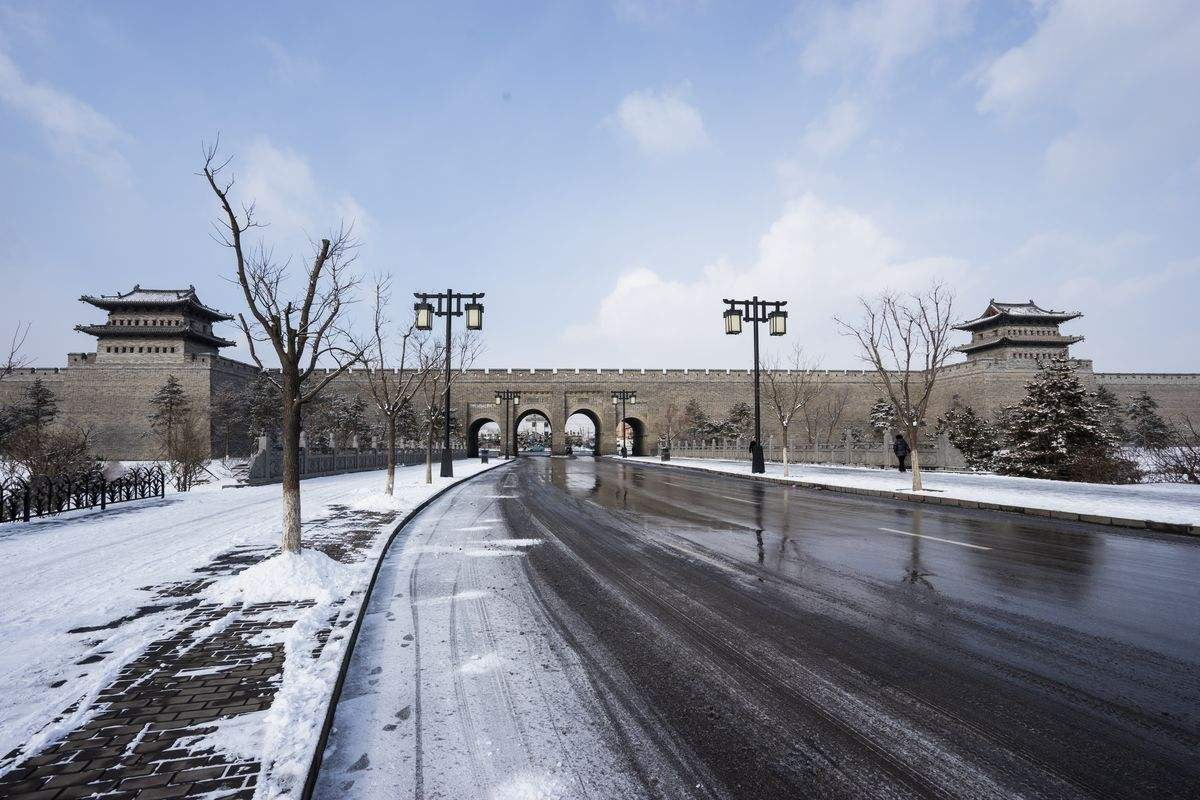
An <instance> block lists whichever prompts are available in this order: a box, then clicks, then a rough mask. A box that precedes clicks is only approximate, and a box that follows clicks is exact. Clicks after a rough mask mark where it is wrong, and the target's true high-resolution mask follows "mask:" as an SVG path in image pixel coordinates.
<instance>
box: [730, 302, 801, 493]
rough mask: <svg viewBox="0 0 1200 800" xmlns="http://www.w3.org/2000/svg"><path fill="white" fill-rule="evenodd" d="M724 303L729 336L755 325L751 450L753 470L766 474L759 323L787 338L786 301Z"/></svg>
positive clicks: (771, 331)
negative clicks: (760, 381) (761, 400)
mask: <svg viewBox="0 0 1200 800" xmlns="http://www.w3.org/2000/svg"><path fill="white" fill-rule="evenodd" d="M721 302H723V303H725V304H726V306H728V307H727V308H726V309H725V314H724V317H725V333H727V334H730V335H737V334H739V333H741V332H742V322H743V321H745V322H752V323H753V324H754V444H753V445H752V446H751V451H750V471H751V472H758V473H762V472H766V471H767V464H766V460H765V459H764V458H763V449H762V406H761V402H760V400H759V394H760V393H759V384H758V323H760V322H766V323H768V325H769V332H770V334H771V335H772V336H783V335H784V334H786V333H787V312H786V311H784V310H783V307H784V306H786V305H787V301H786V300H759V299H758V296H757V295H756V296H754V297H752V298H750V299H749V300H729V299H725V300H722V301H721Z"/></svg>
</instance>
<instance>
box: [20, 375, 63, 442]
mask: <svg viewBox="0 0 1200 800" xmlns="http://www.w3.org/2000/svg"><path fill="white" fill-rule="evenodd" d="M14 416H15V420H14V422H15V424H16V426H17V427H25V426H29V427H31V428H33V430H34V432H35V433H36V434H37V435H39V436H40V435H41V434H43V433H45V431H46V428H48V427H49V426H50V423H52V422H53V421H54V420H55V418H57V417H58V400H56V399H55V397H54V392H53V391H52V390H51V389H50V387H48V386H46V384H44V383H42V379H41V378H38V379H37V380H35V381H34V382H33V383H31V384H30V385H29V386H28V387H26V388H25V402H24V403H23V404H22V405H19V406H17V407H16V409H15V414H14Z"/></svg>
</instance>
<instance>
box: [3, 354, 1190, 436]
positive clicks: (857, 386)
mask: <svg viewBox="0 0 1200 800" xmlns="http://www.w3.org/2000/svg"><path fill="white" fill-rule="evenodd" d="M1075 364H1076V368H1077V370H1078V372H1079V374H1080V376H1081V377H1082V378H1083V379H1084V381H1085V383H1086V384H1087V385H1088V386H1089V388H1092V389H1094V388H1096V387H1098V386H1105V387H1107V388H1109V389H1110V390H1112V391H1113V392H1114V393H1115V394H1116V395H1117V396H1118V397H1120V398H1122V399H1126V398H1128V397H1132V396H1133V395H1136V394H1139V393H1141V392H1143V391H1145V392H1147V393H1149V394H1150V396H1152V397H1154V398H1155V399H1156V400H1157V401H1158V402H1159V404H1160V406H1161V409H1162V412H1163V414H1164V415H1165V416H1170V417H1179V416H1183V415H1190V416H1191V418H1192V419H1193V420H1200V374H1177V373H1176V374H1157V373H1095V372H1093V371H1092V363H1091V362H1090V361H1087V360H1077V361H1076V362H1075ZM1035 373H1036V370H1035V369H1034V368H1032V367H1031V366H1026V365H1025V364H1020V365H1019V366H1018V365H1015V364H1013V363H1012V362H1005V361H998V360H996V361H993V360H989V359H974V360H971V361H967V362H964V363H959V364H954V365H950V366H948V367H946V368H944V371H943V374H942V375H941V377H940V379H939V381H938V385H937V388H936V391H935V393H934V396H933V399H932V401H931V407H930V414H929V418H930V420H931V421H932V420H936V419H937V417H938V416H940V415H941V414H942V413H944V412H945V411H946V409H948V408H949V407H951V406H952V405H953V404H954V403H956V402H958V403H962V404H965V405H969V406H972V407H973V408H975V409H976V410H979V411H981V412H983V413H987V414H990V413H991V412H993V411H995V410H996V409H997V408H1000V407H1002V406H1005V405H1012V404H1014V403H1016V402H1018V401H1019V400H1020V399H1021V398H1022V397H1023V396H1024V394H1025V384H1026V383H1028V381H1029V380H1030V379H1032V377H1033V376H1034V374H1035ZM256 374H257V369H256V368H255V367H253V366H251V365H248V364H243V363H241V362H238V361H233V360H231V359H228V358H224V357H222V356H216V355H203V354H201V355H195V354H186V355H184V356H183V357H182V358H181V359H180V360H177V361H175V362H168V361H164V360H161V359H160V360H155V361H151V360H146V361H142V362H138V361H128V362H123V363H114V362H111V361H109V362H108V363H96V360H95V356H94V354H87V353H75V354H71V355H70V356H69V357H68V365H67V366H66V367H58V368H35V369H25V370H21V371H20V372H19V373H17V374H15V375H11V376H9V377H8V378H6V379H5V380H4V381H2V382H0V403H3V404H7V403H11V402H14V401H16V400H17V399H18V398H19V397H20V395H21V393H22V392H23V391H24V388H25V387H26V386H27V385H28V384H29V383H30V382H31V381H33V380H36V379H38V378H40V379H41V380H42V381H43V382H44V383H45V384H46V385H47V386H49V387H50V388H51V389H52V390H53V391H54V393H55V394H56V396H57V397H58V401H59V406H60V411H61V415H62V416H61V420H62V421H64V422H68V423H77V424H80V425H83V426H85V427H87V428H88V429H89V430H90V431H91V432H92V440H93V446H94V448H95V451H96V452H97V454H99V455H101V456H103V457H105V458H113V459H150V458H155V457H157V456H158V455H159V453H158V447H157V445H156V443H155V440H154V437H153V436H152V435H151V432H150V424H149V418H150V414H151V406H150V398H151V397H152V396H153V395H154V393H155V392H156V391H157V390H158V389H159V388H160V387H161V386H162V385H163V384H164V383H165V382H166V380H167V378H168V377H169V376H170V375H174V376H175V377H176V378H177V379H178V380H179V381H180V382H181V383H182V385H183V387H184V390H185V392H186V393H187V395H188V397H189V398H190V399H191V400H192V407H193V409H194V411H195V412H196V414H197V419H198V423H199V424H201V425H202V426H205V427H207V428H208V429H209V430H210V432H211V435H212V442H213V451H214V455H223V454H224V449H225V448H224V441H223V437H222V436H221V435H220V434H221V433H222V432H223V431H224V430H225V428H227V427H228V426H223V425H222V424H221V421H220V420H217V419H214V417H213V413H212V399H213V397H214V396H215V395H216V393H217V392H219V391H220V390H221V389H222V388H223V387H230V388H233V389H235V390H236V389H240V388H243V387H245V386H246V385H248V384H249V383H250V382H251V381H252V380H253V379H254V376H255V375H256ZM821 377H822V378H823V379H824V380H825V382H826V383H827V384H828V386H829V389H828V390H827V391H826V393H825V394H824V396H823V397H822V398H821V399H820V400H819V401H818V406H819V407H820V406H822V405H825V404H831V403H832V405H834V406H837V405H841V406H842V408H841V410H840V415H838V418H837V419H836V420H835V419H833V418H832V416H831V415H830V414H829V413H828V411H829V409H828V407H827V408H826V409H825V410H826V413H825V414H824V415H822V418H820V419H818V420H816V424H815V425H814V426H812V427H813V428H814V432H815V435H816V438H817V440H818V442H820V443H828V442H829V441H830V440H831V439H839V438H840V436H841V430H842V429H844V428H846V427H861V426H863V425H864V424H865V422H866V420H867V418H868V416H869V411H870V408H871V405H872V404H873V403H874V402H875V400H876V399H877V398H879V397H881V396H882V392H881V391H880V390H879V389H878V388H876V385H875V376H874V374H873V373H872V372H870V371H866V370H824V371H822V373H821ZM763 383H764V389H763V391H764V396H763V427H764V438H765V439H767V440H772V439H773V440H775V441H776V442H778V441H780V440H781V439H782V431H781V429H780V427H779V423H778V420H777V418H776V416H775V414H774V413H773V411H772V409H771V407H770V403H769V401H768V399H767V397H766V394H765V392H766V388H765V383H766V382H765V379H764V381H763ZM331 387H332V389H333V390H334V391H337V392H342V393H363V392H364V391H365V390H364V388H363V383H362V380H361V379H359V378H357V377H356V376H354V375H352V374H348V375H345V376H343V377H341V378H339V379H338V380H336V381H334V383H333V384H331ZM500 389H515V390H517V391H519V392H520V393H521V402H520V404H519V405H518V406H516V408H515V414H514V415H513V417H512V418H511V419H510V428H511V429H515V428H516V425H517V423H518V422H519V421H520V420H521V419H522V418H524V417H525V416H528V415H530V414H534V413H539V414H541V415H543V416H545V417H546V418H547V419H548V420H549V422H550V426H551V436H552V447H553V450H554V452H564V451H565V449H566V441H565V437H564V432H565V428H566V421H567V419H568V418H569V417H570V416H572V415H573V414H576V413H582V414H584V415H585V416H587V417H589V418H590V419H591V420H592V422H593V424H594V425H595V426H596V429H597V441H598V442H600V443H601V448H602V450H603V451H604V452H611V451H612V449H613V448H614V446H615V441H616V426H617V417H616V409H615V408H614V405H613V403H612V392H613V391H614V390H618V389H625V390H632V391H634V392H636V393H637V402H636V403H634V404H631V405H627V406H626V418H627V419H628V421H629V423H630V425H631V427H632V428H633V429H634V432H635V448H636V449H637V450H638V451H639V452H641V453H647V454H649V453H654V452H656V450H657V443H658V439H659V436H660V435H662V434H664V433H665V432H666V416H667V413H666V412H667V408H668V406H669V405H671V404H674V405H675V406H676V407H677V408H678V409H682V407H683V405H684V404H685V403H687V402H688V401H689V400H691V399H695V400H696V401H698V402H699V404H700V406H701V407H702V408H703V409H704V410H705V411H706V412H707V413H708V414H709V416H710V417H711V418H713V419H721V418H723V417H724V416H725V415H726V414H727V413H728V411H729V409H730V406H732V405H733V404H735V403H738V402H752V400H753V373H752V372H751V371H750V370H735V369H722V370H705V369H658V370H655V369H645V370H643V369H636V370H628V369H583V368H580V369H573V368H572V369H471V370H466V371H465V372H460V373H458V374H457V376H456V378H455V382H454V390H453V404H454V409H455V413H456V414H457V416H458V419H459V420H461V421H462V422H463V425H464V428H465V429H466V430H467V431H468V432H469V433H471V434H474V433H477V432H478V429H479V427H480V426H481V425H483V424H485V423H487V422H496V423H498V424H499V425H500V427H501V429H502V431H503V429H504V408H503V406H497V405H496V403H495V395H496V392H497V391H498V390H500ZM843 396H844V398H845V400H844V403H841V402H840V400H841V398H842V397H843ZM810 421H811V420H810ZM809 427H810V426H809V425H806V420H805V419H804V418H803V417H802V416H798V418H797V419H796V420H795V421H794V422H793V423H792V425H791V428H790V434H789V439H790V440H791V442H792V444H793V446H799V445H802V444H807V443H810V442H811V440H810V437H809ZM232 433H233V439H232V441H231V442H230V448H229V450H230V452H231V453H232V454H235V455H244V454H248V453H249V451H250V449H251V448H252V443H251V442H250V441H249V439H248V438H247V437H246V435H245V431H243V430H240V429H236V428H235V429H234V430H233V431H232ZM469 438H470V437H469ZM469 444H470V442H469Z"/></svg>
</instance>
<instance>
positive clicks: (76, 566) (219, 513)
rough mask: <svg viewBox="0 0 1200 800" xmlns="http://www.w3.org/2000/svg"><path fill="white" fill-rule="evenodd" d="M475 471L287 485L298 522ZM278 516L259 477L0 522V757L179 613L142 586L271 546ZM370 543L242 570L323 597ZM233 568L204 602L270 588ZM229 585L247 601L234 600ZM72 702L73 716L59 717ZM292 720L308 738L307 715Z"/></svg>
mask: <svg viewBox="0 0 1200 800" xmlns="http://www.w3.org/2000/svg"><path fill="white" fill-rule="evenodd" d="M481 469H486V467H485V466H483V465H481V464H479V463H478V462H475V461H470V462H466V461H464V462H458V463H457V464H456V465H455V470H456V472H457V473H458V475H457V478H455V479H443V478H438V477H435V478H434V483H433V484H432V485H427V484H426V483H425V482H424V466H423V465H418V466H412V467H404V468H400V469H398V470H397V486H396V494H395V496H394V497H387V496H386V495H383V494H382V488H383V472H382V471H374V472H363V473H354V474H349V475H337V476H332V477H327V478H314V479H311V480H306V481H304V482H303V484H302V485H301V486H302V502H303V512H304V520H305V521H306V522H309V521H312V520H317V519H321V518H323V517H330V516H336V514H337V511H336V510H335V509H330V506H331V505H337V506H347V507H349V508H351V509H364V510H373V511H383V510H388V511H404V510H406V509H409V508H412V507H413V506H415V505H417V504H418V503H420V502H421V501H422V500H424V499H425V498H426V497H428V496H429V495H431V494H433V493H434V492H435V491H437V490H439V489H441V488H443V487H445V486H446V485H448V484H449V483H452V482H454V481H455V480H461V479H462V478H464V477H467V476H470V475H472V474H474V473H476V472H478V471H479V470H481ZM279 516H280V498H279V486H278V485H269V486H259V487H248V488H243V489H226V490H221V491H197V492H188V493H172V494H168V495H167V496H166V497H165V498H151V499H147V500H141V501H132V502H128V503H122V504H121V505H119V506H114V507H112V508H110V509H108V510H107V511H103V512H102V511H99V510H88V511H79V512H71V513H69V514H63V515H60V516H58V517H51V518H44V519H39V520H36V521H31V522H28V523H15V524H6V525H3V526H0V587H3V593H2V594H3V598H4V600H3V603H0V633H2V635H3V641H4V645H5V646H4V648H3V649H2V650H0V698H3V701H2V702H0V754H4V753H8V752H9V751H11V750H13V749H14V748H17V747H22V748H23V750H24V751H25V753H27V754H28V753H30V752H34V751H36V750H37V749H38V746H39V745H40V744H44V743H46V742H47V741H49V740H52V739H54V738H56V737H58V736H61V735H62V734H63V733H65V732H66V731H68V730H71V729H72V727H74V726H76V725H78V724H79V723H80V722H81V721H82V720H83V719H84V718H86V715H87V714H88V713H89V706H90V705H91V704H92V702H93V701H94V700H95V698H96V696H97V694H98V693H99V692H100V690H101V689H102V688H104V687H105V686H107V685H108V684H110V683H111V681H112V680H113V678H114V677H115V676H116V675H117V674H118V673H119V672H120V670H121V668H122V666H124V665H125V664H127V663H129V662H130V661H132V660H133V659H135V658H136V657H137V656H138V655H139V654H140V653H142V652H143V651H144V650H145V649H146V648H147V646H148V645H149V644H150V643H152V642H154V641H156V640H160V639H162V638H163V637H164V636H166V635H168V634H169V633H171V632H172V631H173V630H174V629H175V628H176V627H177V626H178V625H179V624H180V622H181V620H182V618H183V617H184V616H185V614H186V611H185V610H184V609H180V608H178V607H176V606H173V605H172V604H170V603H165V602H164V601H163V600H162V599H161V595H157V594H156V593H155V592H154V591H152V588H153V587H158V588H159V589H161V588H162V586H163V585H164V584H171V583H173V582H178V583H180V584H186V583H189V582H195V581H197V580H201V579H202V578H205V577H206V576H205V575H203V574H200V573H198V572H197V570H199V569H201V568H203V567H205V566H206V565H209V564H210V562H211V561H212V560H213V559H214V557H216V556H217V555H218V554H221V553H224V552H226V551H229V550H230V549H231V548H235V547H250V548H253V547H255V546H259V547H262V548H264V551H265V549H266V548H270V547H272V546H276V545H277V543H278V540H279ZM384 541H386V537H384V536H380V537H378V538H377V540H376V541H375V544H374V549H373V550H372V552H370V553H368V554H367V556H366V558H364V559H362V560H361V561H358V562H356V563H354V564H350V565H346V566H344V567H343V566H342V565H337V564H336V562H331V561H330V560H329V559H328V558H327V557H325V556H322V555H321V554H320V553H314V554H313V555H314V556H320V559H317V561H318V562H320V561H321V559H324V562H329V563H324V562H321V563H316V562H311V559H310V562H311V563H306V564H290V565H289V564H282V563H280V562H279V557H277V558H276V559H272V561H274V562H276V564H275V566H274V567H267V568H266V569H265V571H264V569H263V565H262V564H259V565H258V566H256V567H250V568H249V569H248V570H246V572H247V573H250V572H252V571H253V570H256V569H257V570H259V572H261V573H262V574H256V575H251V576H248V577H257V578H260V579H261V578H267V579H272V578H276V577H279V575H280V574H282V573H283V572H287V571H288V570H290V573H289V574H292V575H293V576H298V577H300V578H304V579H305V581H307V583H305V581H300V582H301V583H305V586H303V587H301V593H302V594H304V595H305V596H308V597H312V599H315V600H316V601H317V603H318V606H320V605H325V604H327V603H330V602H333V601H335V600H340V599H344V598H345V596H346V595H348V594H349V593H350V592H351V591H354V590H358V589H361V588H362V587H363V586H364V585H365V583H366V581H367V579H368V577H369V575H370V570H371V568H372V566H373V564H374V562H375V560H376V557H377V554H378V548H380V547H382V545H383V542H384ZM331 565H332V566H331ZM284 568H286V569H284ZM240 577H241V576H234V577H233V578H231V579H226V580H225V581H218V583H216V584H215V585H213V586H211V587H210V588H209V589H208V590H207V591H206V597H205V599H206V600H207V601H208V602H218V603H237V602H239V601H240V600H241V599H247V601H249V602H261V601H262V600H263V599H264V597H265V596H266V594H269V592H266V594H264V591H265V590H267V589H270V588H272V587H271V586H270V583H269V580H268V581H266V582H263V581H259V582H257V584H256V585H254V586H248V585H247V580H246V579H244V578H243V579H242V580H240V581H239V578H240ZM294 582H295V581H293V583H294ZM284 583H286V582H284ZM309 583H318V584H320V586H318V587H316V588H317V590H324V591H325V594H323V595H322V594H320V591H310V589H313V587H312V586H309V585H308V584H309ZM275 588H279V589H280V591H279V594H280V597H279V598H278V599H280V600H285V599H294V597H293V595H294V594H295V592H292V593H291V595H289V593H288V592H287V591H285V590H286V589H287V586H284V585H283V584H278V585H277V586H276V587H275ZM239 592H242V593H243V594H244V593H245V592H250V593H251V594H252V595H253V596H252V597H246V598H242V597H239ZM314 595H315V596H314ZM158 605H161V606H162V608H157V607H156V606H158ZM148 607H149V608H148ZM326 613H327V612H326ZM80 629H83V630H80ZM72 630H74V631H76V632H75V633H72V632H71V631H72ZM285 670H286V667H285ZM289 677H291V678H293V679H295V680H299V679H301V678H302V677H303V676H289V675H287V674H286V672H285V686H284V689H286V688H287V682H288V678H289ZM324 689H325V691H328V690H329V687H328V686H325V687H324ZM73 705H75V706H77V710H76V711H74V712H71V713H69V714H67V715H66V716H65V717H62V718H59V717H60V714H61V713H62V712H63V710H64V709H67V708H68V707H71V706H73ZM291 722H293V723H295V722H297V721H296V720H291ZM302 722H303V724H304V731H306V732H307V733H308V734H310V735H311V736H312V737H315V731H314V730H313V727H314V726H318V725H319V719H317V720H303V721H302ZM5 766H11V764H8V765H5Z"/></svg>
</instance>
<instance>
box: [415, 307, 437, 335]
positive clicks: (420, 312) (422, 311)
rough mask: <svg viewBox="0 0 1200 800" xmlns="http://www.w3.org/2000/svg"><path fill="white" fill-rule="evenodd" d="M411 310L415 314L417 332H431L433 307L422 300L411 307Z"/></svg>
mask: <svg viewBox="0 0 1200 800" xmlns="http://www.w3.org/2000/svg"><path fill="white" fill-rule="evenodd" d="M413 310H414V311H416V312H417V330H419V331H431V330H433V306H431V305H430V304H429V303H427V302H425V301H424V300H422V301H421V302H419V303H416V304H414V305H413Z"/></svg>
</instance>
